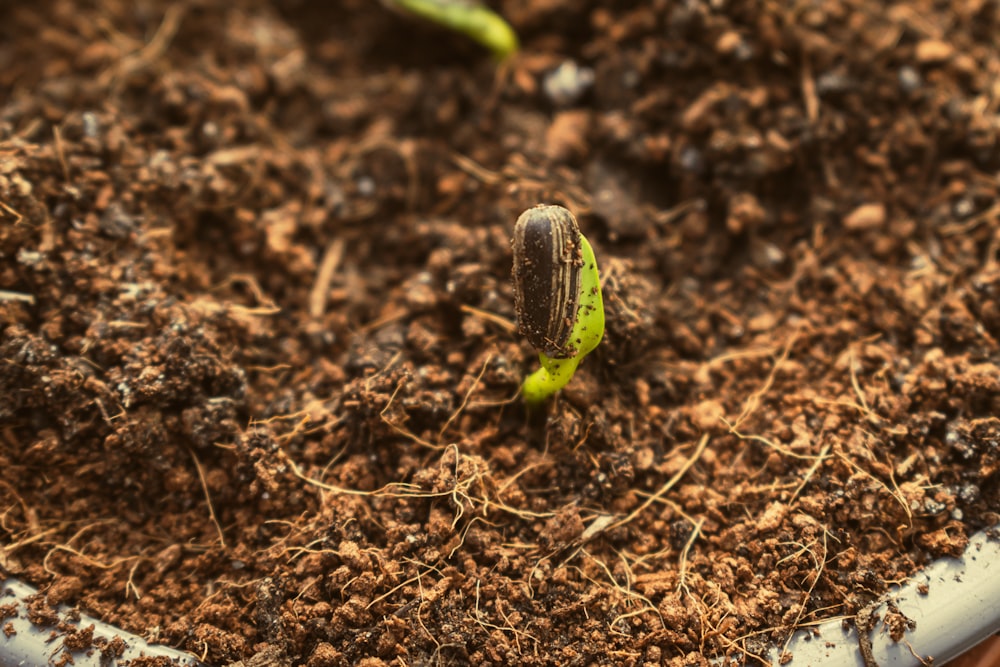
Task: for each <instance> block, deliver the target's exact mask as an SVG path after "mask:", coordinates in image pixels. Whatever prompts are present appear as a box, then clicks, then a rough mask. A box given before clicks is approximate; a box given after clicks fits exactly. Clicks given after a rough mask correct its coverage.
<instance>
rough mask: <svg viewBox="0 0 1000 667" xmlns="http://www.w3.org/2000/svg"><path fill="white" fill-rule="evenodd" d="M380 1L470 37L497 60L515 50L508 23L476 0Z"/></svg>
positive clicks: (516, 45) (515, 37)
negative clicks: (490, 52)
mask: <svg viewBox="0 0 1000 667" xmlns="http://www.w3.org/2000/svg"><path fill="white" fill-rule="evenodd" d="M383 2H385V3H386V4H388V5H389V6H391V7H398V8H400V9H403V10H406V11H408V12H410V13H411V14H414V15H415V16H419V17H421V18H423V19H426V20H428V21H432V22H434V23H437V24H438V25H442V26H444V27H446V28H448V29H450V30H455V31H456V32H460V33H463V34H465V35H467V36H469V37H471V38H472V39H474V40H476V41H477V42H479V43H480V44H482V45H483V46H485V47H486V48H488V49H489V50H490V51H492V52H493V55H494V56H495V57H496V58H497V60H504V59H506V58H508V57H509V56H511V55H513V54H514V53H515V52H516V51H517V48H518V43H517V34H516V33H515V32H514V29H513V28H511V27H510V24H508V23H507V22H506V21H504V20H503V18H501V17H500V16H498V15H497V14H496V13H495V12H493V11H492V10H490V9H489V8H488V7H485V6H484V5H482V4H480V3H479V2H476V0H383Z"/></svg>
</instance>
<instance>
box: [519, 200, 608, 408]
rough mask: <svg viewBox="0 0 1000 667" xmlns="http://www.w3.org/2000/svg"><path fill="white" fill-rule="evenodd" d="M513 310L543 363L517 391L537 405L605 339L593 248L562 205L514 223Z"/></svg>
mask: <svg viewBox="0 0 1000 667" xmlns="http://www.w3.org/2000/svg"><path fill="white" fill-rule="evenodd" d="M514 310H515V312H516V313H517V321H518V332H519V333H520V334H522V335H523V336H525V337H526V338H527V339H528V341H529V342H530V343H531V344H532V346H534V348H535V349H536V350H538V359H539V361H541V363H542V367H541V368H539V369H538V370H537V371H535V372H534V373H532V374H531V375H529V376H528V377H527V378H526V379H525V380H524V384H523V385H522V387H521V393H522V395H523V396H524V400H525V402H527V403H528V404H529V405H537V404H540V403H542V402H544V401H545V400H546V399H547V398H549V397H550V396H552V395H553V394H555V393H556V392H557V391H559V390H560V389H562V388H563V387H565V386H566V384H567V383H568V382H569V381H570V379H572V377H573V373H575V372H576V368H577V366H579V365H580V361H582V360H583V358H584V357H585V356H587V355H588V354H589V353H590V352H591V351H593V350H594V348H596V347H597V345H598V344H599V343H600V342H601V338H603V337H604V300H603V298H602V296H601V279H600V276H599V274H598V271H597V260H596V259H595V258H594V250H593V248H591V247H590V243H589V242H588V241H587V239H586V237H585V236H584V235H583V234H581V233H580V227H579V226H578V225H577V222H576V218H575V217H573V214H572V213H570V212H569V211H567V210H566V209H565V208H563V207H562V206H546V205H539V206H535V207H534V208H530V209H528V210H527V211H525V212H524V213H522V214H521V217H519V218H518V219H517V223H516V224H515V225H514Z"/></svg>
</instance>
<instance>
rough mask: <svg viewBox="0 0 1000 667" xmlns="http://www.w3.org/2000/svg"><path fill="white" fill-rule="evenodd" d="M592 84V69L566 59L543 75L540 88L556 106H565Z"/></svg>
mask: <svg viewBox="0 0 1000 667" xmlns="http://www.w3.org/2000/svg"><path fill="white" fill-rule="evenodd" d="M593 84H594V70H592V69H590V68H589V67H580V66H579V65H577V64H576V63H575V62H574V61H572V60H567V61H565V62H564V63H563V64H561V65H559V67H557V68H555V69H554V70H552V71H551V72H549V73H548V74H547V75H546V76H545V80H544V81H543V82H542V88H543V89H544V90H545V95H546V96H547V97H548V98H549V100H550V101H551V102H552V103H553V104H555V105H556V106H560V107H565V106H569V105H570V104H573V103H574V102H576V101H577V100H579V99H580V98H581V97H582V96H583V94H584V93H585V92H587V89H589V88H590V87H591V86H592V85H593Z"/></svg>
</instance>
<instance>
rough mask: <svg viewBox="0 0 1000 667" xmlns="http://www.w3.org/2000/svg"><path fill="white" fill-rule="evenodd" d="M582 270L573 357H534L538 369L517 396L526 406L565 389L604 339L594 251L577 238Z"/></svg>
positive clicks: (585, 240)
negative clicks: (584, 359) (539, 365)
mask: <svg viewBox="0 0 1000 667" xmlns="http://www.w3.org/2000/svg"><path fill="white" fill-rule="evenodd" d="M580 246H581V248H580V249H581V255H582V258H583V270H582V273H581V276H580V306H579V308H578V309H577V315H576V323H575V324H574V325H573V331H572V333H571V334H570V340H571V341H572V342H573V343H574V344H575V345H576V354H574V355H573V356H572V357H568V358H566V359H555V358H552V357H549V356H548V355H546V354H544V353H539V354H538V360H539V361H540V362H541V363H542V367H541V368H539V369H538V370H537V371H535V372H534V373H532V374H531V375H529V376H528V377H527V378H525V380H524V384H523V385H522V386H521V394H522V395H523V396H524V401H525V403H527V404H528V405H538V404H540V403H542V402H544V401H545V400H546V399H547V398H549V397H550V396H552V395H553V394H555V393H556V392H557V391H559V390H560V389H562V388H563V387H565V386H566V384H567V383H568V382H569V381H570V380H571V379H572V378H573V374H574V373H575V372H576V368H577V366H579V365H580V362H581V361H583V358H584V357H585V356H587V355H588V354H590V353H591V352H592V351H593V350H594V348H596V347H597V346H598V345H599V344H600V342H601V339H602V338H603V337H604V299H603V298H602V296H601V277H600V273H599V272H598V270H597V259H596V258H595V257H594V249H593V248H592V247H591V246H590V242H589V241H587V237H585V236H583V235H581V236H580Z"/></svg>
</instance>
